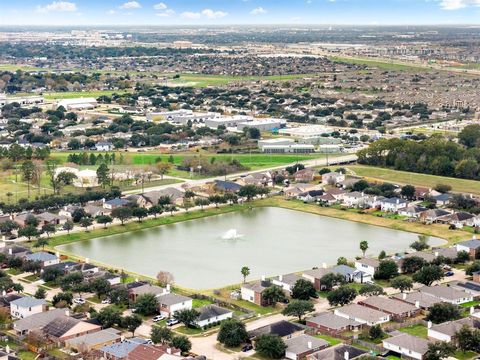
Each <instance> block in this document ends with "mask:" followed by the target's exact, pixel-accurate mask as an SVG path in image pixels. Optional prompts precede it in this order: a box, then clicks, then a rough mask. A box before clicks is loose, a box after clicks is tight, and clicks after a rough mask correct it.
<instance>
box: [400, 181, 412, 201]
mask: <svg viewBox="0 0 480 360" xmlns="http://www.w3.org/2000/svg"><path fill="white" fill-rule="evenodd" d="M400 194H401V195H402V196H403V197H404V198H407V199H409V200H412V199H414V198H415V187H414V186H412V185H405V186H402V189H401V190H400Z"/></svg>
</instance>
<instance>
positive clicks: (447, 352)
mask: <svg viewBox="0 0 480 360" xmlns="http://www.w3.org/2000/svg"><path fill="white" fill-rule="evenodd" d="M454 353H455V346H454V345H453V344H449V343H446V342H444V341H438V342H434V343H429V344H428V351H427V352H426V353H425V355H424V356H423V359H424V360H442V359H446V358H448V357H450V356H451V355H453V354H454Z"/></svg>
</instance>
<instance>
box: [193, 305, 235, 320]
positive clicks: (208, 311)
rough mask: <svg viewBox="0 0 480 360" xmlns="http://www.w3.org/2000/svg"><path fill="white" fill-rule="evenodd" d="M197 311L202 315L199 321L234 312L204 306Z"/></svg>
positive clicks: (215, 306)
mask: <svg viewBox="0 0 480 360" xmlns="http://www.w3.org/2000/svg"><path fill="white" fill-rule="evenodd" d="M197 311H198V312H199V313H200V316H199V317H198V320H199V321H202V320H207V319H211V318H214V317H217V316H220V315H225V314H228V313H231V312H232V311H231V310H228V309H225V308H222V307H220V306H217V305H206V306H202V307H201V308H198V309H197Z"/></svg>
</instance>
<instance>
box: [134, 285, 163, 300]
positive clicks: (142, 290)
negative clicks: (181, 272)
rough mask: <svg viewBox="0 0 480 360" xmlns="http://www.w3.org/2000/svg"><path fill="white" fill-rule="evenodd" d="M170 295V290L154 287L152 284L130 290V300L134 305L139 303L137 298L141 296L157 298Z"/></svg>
mask: <svg viewBox="0 0 480 360" xmlns="http://www.w3.org/2000/svg"><path fill="white" fill-rule="evenodd" d="M168 293H170V289H169V288H168V289H166V288H162V287H160V286H157V285H152V284H150V283H146V284H144V285H140V286H137V287H134V288H132V289H129V290H128V298H129V299H130V301H131V302H132V303H135V302H136V301H137V298H138V297H139V296H141V295H146V294H152V295H155V296H159V295H165V294H168Z"/></svg>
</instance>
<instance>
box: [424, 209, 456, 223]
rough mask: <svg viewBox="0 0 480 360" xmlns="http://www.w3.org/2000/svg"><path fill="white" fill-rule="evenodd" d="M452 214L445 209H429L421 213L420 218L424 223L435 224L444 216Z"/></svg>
mask: <svg viewBox="0 0 480 360" xmlns="http://www.w3.org/2000/svg"><path fill="white" fill-rule="evenodd" d="M448 214H450V213H449V212H448V211H446V210H443V209H428V210H425V211H423V212H421V213H420V216H419V217H418V218H419V219H420V220H421V221H422V222H424V223H433V222H436V221H437V220H438V219H439V218H441V217H442V216H445V215H448Z"/></svg>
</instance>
